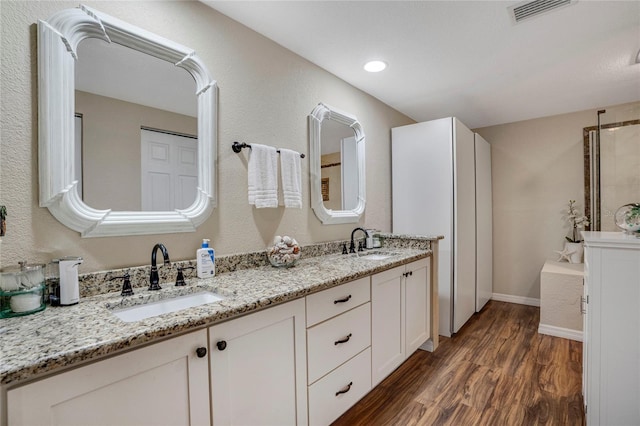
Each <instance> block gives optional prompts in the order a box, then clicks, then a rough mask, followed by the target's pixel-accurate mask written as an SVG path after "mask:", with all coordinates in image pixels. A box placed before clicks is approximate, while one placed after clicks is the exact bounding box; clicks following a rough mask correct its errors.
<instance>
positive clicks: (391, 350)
mask: <svg viewBox="0 0 640 426" xmlns="http://www.w3.org/2000/svg"><path fill="white" fill-rule="evenodd" d="M391 271H395V272H396V274H394V275H390V274H389V273H390V272H391ZM403 271H404V267H402V268H395V269H392V270H389V271H385V272H382V273H380V274H377V275H374V276H373V277H371V312H372V315H371V368H372V372H371V379H372V385H373V386H375V385H377V384H378V383H379V382H380V381H381V380H382V379H384V378H385V377H387V376H388V375H389V374H390V373H391V372H392V371H393V370H395V369H396V367H397V366H399V365H400V364H401V363H402V362H403V361H404V358H405V357H404V345H405V342H404V324H403V321H402V313H403V309H404V307H403V304H404V294H403V290H402V272H403Z"/></svg>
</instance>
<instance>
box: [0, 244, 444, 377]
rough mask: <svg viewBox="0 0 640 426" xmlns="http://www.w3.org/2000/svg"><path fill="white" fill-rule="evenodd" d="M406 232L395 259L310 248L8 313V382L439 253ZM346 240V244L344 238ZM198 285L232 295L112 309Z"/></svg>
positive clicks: (2, 330)
mask: <svg viewBox="0 0 640 426" xmlns="http://www.w3.org/2000/svg"><path fill="white" fill-rule="evenodd" d="M405 238H406V237H403V236H394V237H392V238H390V240H387V241H386V242H385V248H382V249H376V250H377V251H380V252H384V251H387V252H392V253H394V255H393V256H391V257H389V258H387V259H382V260H364V259H362V258H359V257H357V256H356V255H353V254H351V255H342V254H324V253H314V254H315V256H314V257H308V256H306V255H304V253H305V248H303V258H302V259H300V261H299V262H298V263H297V265H296V266H295V267H292V268H274V267H271V266H268V265H266V263H263V265H264V266H256V267H251V268H247V269H237V270H230V271H228V272H226V271H224V268H223V271H220V270H218V272H217V274H216V276H215V277H213V278H208V279H201V280H199V279H195V278H187V286H186V287H174V286H173V283H172V282H171V281H169V280H166V279H165V280H161V282H162V283H163V289H162V290H160V291H159V292H150V291H148V290H146V289H136V294H135V295H134V296H128V297H126V298H123V297H121V296H120V295H119V293H114V292H111V293H107V294H97V295H94V296H90V297H84V298H82V299H81V302H80V303H79V304H78V305H75V306H70V307H50V306H48V307H47V309H45V310H44V311H42V312H39V313H37V314H33V315H29V316H24V317H18V318H8V319H3V320H0V378H1V379H0V383H1V384H3V385H7V384H10V383H13V382H16V381H23V380H26V379H29V378H33V377H37V376H40V375H41V374H44V373H47V372H52V371H55V370H57V369H60V368H63V367H66V366H72V365H79V364H81V363H83V362H85V361H88V360H95V359H99V358H100V357H102V356H105V355H108V354H112V353H114V352H116V351H120V350H123V349H127V348H134V347H136V346H138V345H142V344H145V343H149V342H153V341H154V340H157V339H161V338H163V337H166V336H175V335H178V334H182V333H185V332H188V331H192V330H195V329H198V328H202V327H206V326H209V325H212V324H214V323H217V322H221V321H224V320H227V319H230V318H233V317H237V316H240V315H243V314H247V313H250V312H252V311H255V310H258V309H262V308H265V307H268V306H270V305H274V304H278V303H282V302H286V301H289V300H292V299H296V298H299V297H303V296H306V295H308V294H310V293H313V292H317V291H320V290H323V289H326V288H330V287H333V286H336V285H339V284H343V283H346V282H349V281H352V280H354V279H357V278H360V277H364V276H367V275H370V274H375V273H377V272H381V271H384V270H386V269H390V268H393V267H396V266H399V265H402V264H405V263H409V262H412V261H414V260H418V259H421V258H425V257H428V256H429V255H430V254H431V250H430V247H431V246H430V241H435V240H437V239H439V238H438V237H420V238H415V237H413V238H410V240H407V239H405ZM339 244H340V247H341V244H342V242H339ZM333 249H334V250H335V247H333ZM334 253H335V251H334ZM364 253H366V252H364ZM264 260H265V261H266V256H265V257H264ZM194 287H198V288H200V289H202V290H208V291H213V292H215V293H219V294H220V295H222V296H224V297H225V298H224V299H223V300H221V301H219V302H215V303H211V304H206V305H202V306H198V307H195V308H189V309H185V310H182V311H178V312H175V313H169V314H163V315H161V316H156V317H152V318H147V319H144V320H140V321H137V322H131V323H126V322H123V321H121V320H120V319H118V318H117V317H116V316H115V315H113V313H112V312H111V311H110V310H109V309H108V307H109V308H113V307H117V306H119V305H131V304H136V303H141V302H142V301H144V300H145V298H147V299H148V298H149V297H162V296H167V295H169V294H174V293H176V292H190V291H193V288H194ZM151 293H153V294H151Z"/></svg>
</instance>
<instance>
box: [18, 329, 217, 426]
mask: <svg viewBox="0 0 640 426" xmlns="http://www.w3.org/2000/svg"><path fill="white" fill-rule="evenodd" d="M206 346H207V334H206V331H205V330H201V331H196V332H193V333H189V334H186V335H183V336H179V337H175V338H172V339H170V340H166V341H164V342H161V343H156V344H153V345H150V346H147V347H144V348H142V349H137V350H134V351H131V352H128V353H125V354H122V355H118V356H115V357H113V358H109V359H106V360H104V361H98V362H96V363H93V364H90V365H87V366H85V367H80V368H77V369H75V370H71V371H68V372H65V373H61V374H58V375H56V376H52V377H50V378H46V379H42V380H39V381H36V382H33V383H31V384H28V385H25V386H21V387H18V388H16V389H12V390H10V391H8V393H7V401H8V423H9V424H10V425H16V426H17V425H35V424H38V425H64V426H70V425H83V426H87V425H209V424H210V423H211V422H210V410H209V378H208V365H207V357H206V355H205V356H204V357H203V358H200V357H198V356H197V355H196V349H197V348H199V347H203V348H206Z"/></svg>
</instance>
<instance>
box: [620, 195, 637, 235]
mask: <svg viewBox="0 0 640 426" xmlns="http://www.w3.org/2000/svg"><path fill="white" fill-rule="evenodd" d="M614 218H615V221H616V226H617V227H618V228H620V229H622V230H623V231H624V232H625V233H627V234H631V235H636V236H638V235H640V203H629V204H625V205H624V206H622V207H620V208H619V209H618V210H616V214H615V216H614Z"/></svg>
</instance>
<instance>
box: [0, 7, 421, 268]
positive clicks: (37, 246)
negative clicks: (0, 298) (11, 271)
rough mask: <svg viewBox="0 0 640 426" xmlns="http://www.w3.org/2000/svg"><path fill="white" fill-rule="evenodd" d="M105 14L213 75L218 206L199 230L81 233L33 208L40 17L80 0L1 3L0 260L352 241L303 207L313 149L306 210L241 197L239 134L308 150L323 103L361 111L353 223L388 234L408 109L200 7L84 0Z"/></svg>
mask: <svg viewBox="0 0 640 426" xmlns="http://www.w3.org/2000/svg"><path fill="white" fill-rule="evenodd" d="M86 4H87V5H89V6H90V7H94V8H96V9H98V10H100V11H102V12H104V13H107V14H110V15H112V16H115V17H117V18H119V19H122V20H124V21H127V22H129V23H131V24H134V25H137V26H139V27H141V28H143V29H145V30H148V31H151V32H154V33H156V34H159V35H161V36H163V37H166V38H169V39H171V40H174V41H176V42H178V43H181V44H183V45H185V46H188V47H190V48H193V49H195V50H196V52H197V53H198V54H199V56H200V57H201V58H202V59H203V61H204V63H205V64H206V66H207V67H208V69H209V72H210V73H211V74H212V76H213V78H214V79H216V80H217V82H218V84H219V87H220V90H219V114H218V123H219V128H218V172H217V175H218V200H219V201H218V208H217V209H215V211H214V213H213V215H212V216H211V217H210V218H209V220H207V221H206V222H205V223H204V224H203V225H202V226H200V227H199V228H198V230H197V231H196V232H195V233H186V234H166V235H151V236H137V237H109V238H89V239H83V238H80V235H79V234H78V233H77V232H75V231H71V230H69V229H67V228H65V227H64V226H62V225H61V224H60V223H58V222H57V221H56V220H55V218H53V216H51V214H50V213H49V211H48V210H47V209H46V208H41V207H39V205H38V174H37V57H36V22H37V20H38V19H45V20H46V19H47V18H49V17H50V16H51V15H52V14H54V13H55V12H57V11H59V10H61V9H64V8H70V7H76V6H77V5H78V3H77V2H71V1H69V2H60V1H42V2H36V1H25V2H2V3H1V5H0V8H1V9H0V11H1V20H2V21H1V24H2V26H1V27H2V28H1V30H0V31H1V43H2V45H1V51H2V52H1V57H0V61H1V64H2V71H1V72H2V74H1V80H0V81H1V84H2V86H1V87H0V91H1V93H0V97H1V108H2V117H1V130H2V134H1V137H2V140H1V146H0V148H1V149H0V156H1V157H0V161H1V170H0V204H5V205H6V206H7V208H8V212H9V217H8V234H7V235H6V236H5V237H3V239H2V242H1V243H0V264H1V265H3V266H5V265H9V264H14V263H16V262H18V261H19V260H23V259H25V260H28V261H31V262H35V261H38V262H47V261H49V260H50V259H52V258H56V257H59V256H62V255H73V254H75V255H81V256H83V257H84V258H85V263H84V264H83V265H81V268H80V272H81V273H85V272H91V271H98V270H104V269H110V268H118V267H126V266H129V265H142V264H148V263H149V261H150V251H151V247H152V246H153V244H154V243H156V242H164V243H165V245H166V246H167V248H168V249H169V253H170V255H171V256H172V257H173V258H174V259H176V260H178V259H192V258H194V257H195V250H196V249H197V248H198V247H199V244H200V240H201V239H202V238H211V239H212V245H213V247H214V248H215V249H216V250H217V252H218V253H220V254H228V253H237V252H242V251H247V250H255V249H260V248H262V247H266V245H267V243H269V242H270V241H271V240H272V239H273V237H274V236H275V235H283V234H285V235H293V236H295V237H296V238H297V239H298V241H299V242H301V243H311V242H321V241H331V240H336V239H343V238H347V237H348V236H349V233H350V231H351V230H352V229H353V227H354V226H356V224H349V225H330V226H329V225H322V224H321V223H320V222H319V221H318V220H317V219H316V217H315V215H314V213H313V211H312V210H311V208H310V207H309V206H310V202H309V178H308V171H309V167H308V156H307V159H306V160H304V162H303V168H302V171H303V175H304V178H303V182H302V183H303V190H304V191H303V197H304V207H303V208H302V210H291V209H287V210H285V209H284V208H278V209H261V210H256V209H254V208H253V207H250V206H249V205H248V203H247V189H246V187H247V177H246V167H247V160H246V159H247V153H246V152H243V153H242V154H240V155H238V154H235V153H233V152H232V151H231V143H232V142H233V141H234V140H240V141H246V142H255V143H263V144H268V145H274V146H280V147H286V148H291V149H295V150H298V151H301V152H305V153H307V154H308V152H309V147H308V130H307V115H308V114H309V113H310V112H311V111H312V110H313V108H314V107H315V106H316V105H317V104H318V103H319V102H324V103H327V104H329V105H332V106H335V107H336V108H339V109H341V110H344V111H348V112H350V113H352V114H354V115H356V116H357V118H358V120H359V121H360V122H361V123H362V125H363V128H364V131H365V134H366V137H367V142H366V160H367V171H368V172H367V209H366V213H365V216H364V218H363V220H362V221H361V223H360V225H364V226H366V227H370V228H378V229H381V230H384V231H388V230H389V229H390V222H391V206H390V200H391V195H390V194H391V170H390V169H391V161H390V138H391V132H390V128H391V127H395V126H400V125H404V124H409V123H411V122H412V121H411V120H410V119H409V118H407V117H406V116H404V115H402V114H400V113H398V112H397V111H395V110H393V109H391V108H389V107H388V106H386V105H384V104H382V103H381V102H379V101H377V100H376V99H374V98H373V97H371V96H369V95H367V94H364V93H363V92H361V91H360V90H357V89H355V88H354V87H352V86H350V85H349V84H347V83H345V82H344V81H342V80H340V79H338V78H336V77H335V76H333V75H332V74H330V73H328V72H326V71H324V70H322V69H320V68H318V67H316V66H315V65H313V64H311V63H309V62H308V61H306V60H304V59H302V58H300V57H298V56H297V55H294V54H293V53H291V52H290V51H288V50H286V49H284V48H282V47H281V46H279V45H277V44H275V43H273V42H271V41H270V40H267V39H266V38H264V37H262V36H260V35H258V34H257V33H255V32H253V31H251V30H249V29H247V28H246V27H243V26H241V25H239V24H238V23H236V22H234V21H232V20H230V19H228V18H227V17H225V16H223V15H221V14H219V13H217V12H216V11H214V10H212V9H210V8H208V7H206V6H204V5H203V4H201V3H198V2H165V1H159V2H87V3H86Z"/></svg>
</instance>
